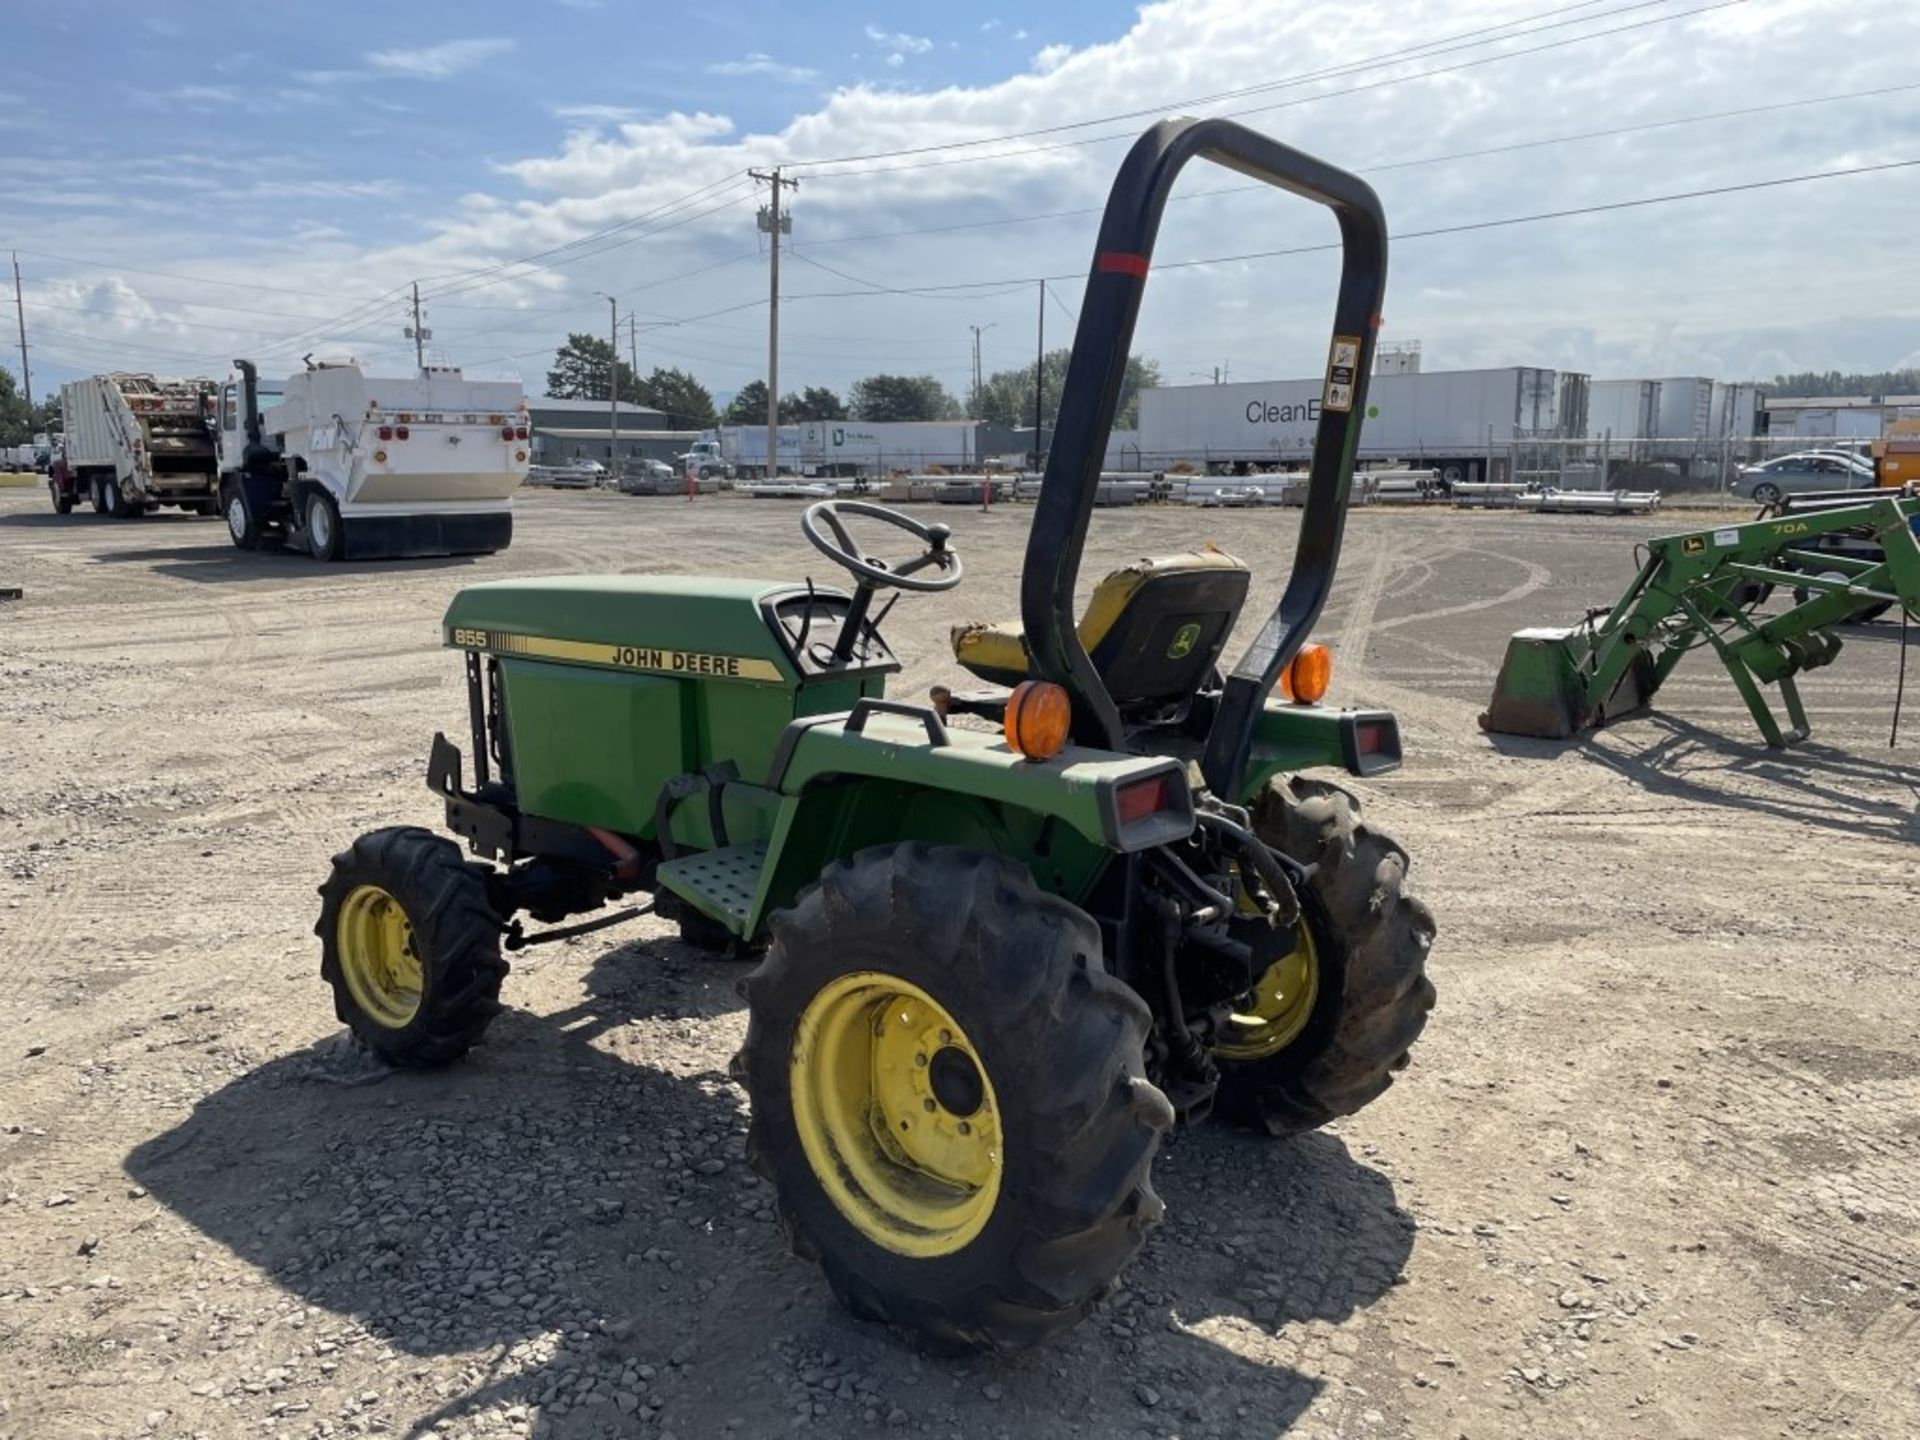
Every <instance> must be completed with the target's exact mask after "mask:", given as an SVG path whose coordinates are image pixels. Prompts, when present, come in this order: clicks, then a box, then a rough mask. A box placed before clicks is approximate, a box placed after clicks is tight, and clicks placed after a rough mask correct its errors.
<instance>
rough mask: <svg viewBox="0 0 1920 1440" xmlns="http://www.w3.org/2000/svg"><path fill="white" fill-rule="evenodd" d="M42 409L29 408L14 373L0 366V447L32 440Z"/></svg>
mask: <svg viewBox="0 0 1920 1440" xmlns="http://www.w3.org/2000/svg"><path fill="white" fill-rule="evenodd" d="M40 408H41V407H39V406H32V407H29V406H28V404H27V398H26V396H24V395H22V394H21V393H20V386H19V383H18V382H17V381H15V380H14V378H13V372H12V371H11V370H9V369H7V368H6V367H5V366H4V365H0V445H24V444H26V443H27V442H28V441H29V440H31V439H32V438H33V430H34V421H35V418H36V413H37V412H38V411H39V409H40ZM41 428H42V429H44V428H46V427H45V426H42V427H41Z"/></svg>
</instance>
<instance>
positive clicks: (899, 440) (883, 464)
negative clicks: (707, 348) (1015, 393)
mask: <svg viewBox="0 0 1920 1440" xmlns="http://www.w3.org/2000/svg"><path fill="white" fill-rule="evenodd" d="M982 428H983V427H982V426H981V425H980V423H979V422H978V421H974V420H914V421H900V422H895V423H873V422H868V421H864V420H809V421H805V422H802V423H800V424H795V425H782V426H781V427H780V435H779V447H780V469H781V470H782V471H783V472H784V473H786V474H790V475H800V476H806V477H809V478H816V479H832V478H839V479H853V478H856V477H860V476H881V475H894V474H911V473H915V472H919V471H925V470H927V469H928V468H929V467H930V466H934V465H939V466H942V467H944V468H946V469H949V470H973V469H977V468H979V466H980V464H981V462H982V461H983V460H984V459H985V458H986V457H985V456H983V455H982V454H981V453H980V434H981V430H982ZM712 447H717V451H718V456H719V458H720V459H721V460H722V461H723V462H724V463H725V464H727V465H729V466H731V467H732V468H733V470H734V472H735V473H737V474H738V475H739V476H740V477H741V478H743V479H750V478H755V477H758V476H762V475H765V474H766V470H767V427H766V426H764V425H723V426H722V427H721V428H720V429H719V430H717V431H714V430H705V431H702V432H701V435H700V443H699V444H698V445H696V446H695V447H694V449H693V451H691V452H689V454H688V455H687V456H683V457H682V464H683V466H684V465H685V464H687V463H690V462H692V461H693V460H694V458H695V456H696V455H698V456H704V457H705V458H706V462H707V463H709V464H711V463H712V454H713V450H712Z"/></svg>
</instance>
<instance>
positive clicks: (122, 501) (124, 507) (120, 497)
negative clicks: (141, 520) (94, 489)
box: [100, 478, 138, 520]
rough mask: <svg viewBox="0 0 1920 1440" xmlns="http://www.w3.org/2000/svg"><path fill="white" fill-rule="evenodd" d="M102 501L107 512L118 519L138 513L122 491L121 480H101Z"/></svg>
mask: <svg viewBox="0 0 1920 1440" xmlns="http://www.w3.org/2000/svg"><path fill="white" fill-rule="evenodd" d="M100 503H101V506H102V508H104V509H105V510H106V512H107V514H109V515H111V516H112V517H113V518H114V519H116V520H127V519H130V518H132V517H133V516H134V515H135V514H137V513H138V512H137V511H136V510H135V509H134V507H133V506H132V505H129V504H128V503H127V497H126V495H125V494H124V493H123V492H122V491H121V489H120V482H119V481H118V480H116V479H112V478H109V479H106V480H102V481H101V482H100Z"/></svg>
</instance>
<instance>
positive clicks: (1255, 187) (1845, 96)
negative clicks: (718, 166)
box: [796, 81, 1920, 278]
mask: <svg viewBox="0 0 1920 1440" xmlns="http://www.w3.org/2000/svg"><path fill="white" fill-rule="evenodd" d="M1912 90H1920V81H1912V82H1909V83H1907V84H1904V85H1883V86H1879V87H1877V88H1875V89H1871V90H1851V91H1847V92H1845V93H1842V94H1838V95H1813V96H1808V97H1805V98H1803V99H1799V100H1782V101H1777V102H1775V103H1773V104H1769V105H1748V106H1743V107H1742V108H1740V109H1737V110H1716V111H1712V112H1709V113H1707V114H1703V115H1677V116H1673V117H1670V118H1668V119H1664V120H1644V121H1640V122H1638V123H1636V124H1632V125H1614V126H1610V127H1608V128H1607V129H1604V130H1582V131H1578V132H1576V133H1574V134H1571V135H1550V136H1546V137H1543V138H1541V139H1538V140H1516V141H1514V142H1512V143H1511V144H1506V145H1492V146H1486V147H1483V148H1481V149H1478V150H1456V151H1452V152H1449V153H1447V154H1443V155H1423V156H1417V157H1415V158H1413V159H1407V160H1379V161H1373V162H1370V163H1367V164H1364V165H1356V166H1354V167H1352V168H1353V169H1354V171H1355V172H1356V173H1357V174H1361V175H1378V174H1383V173H1385V172H1387V171H1389V170H1411V169H1417V168H1419V167H1421V166H1425V165H1443V164H1450V163H1452V162H1454V161H1459V160H1479V159H1484V158H1486V157H1488V156H1492V155H1510V154H1513V153H1515V152H1517V151H1521V150H1538V149H1543V148H1546V147H1549V146H1554V145H1572V144H1577V143H1580V142H1584V141H1588V140H1608V139H1614V138H1617V137H1619V136H1621V135H1633V134H1638V133H1641V132H1644V131H1649V130H1667V129H1674V128H1678V127H1680V126H1683V125H1703V124H1707V123H1710V122H1712V121H1716V120H1737V119H1745V118H1747V117H1750V116H1754V115H1765V114H1770V113H1772V112H1774V111H1779V110H1795V109H1802V108H1805V107H1807V106H1812V105H1831V104H1836V103H1838V102H1841V101H1845V100H1868V99H1876V98H1879V97H1881V96H1885V95H1898V94H1902V93H1905V92H1908V91H1912ZM1272 188H1273V187H1272V186H1270V185H1267V184H1265V183H1264V182H1258V181H1256V182H1255V183H1253V184H1249V185H1218V186H1215V187H1214V188H1212V189H1210V190H1190V191H1187V192H1185V193H1182V194H1178V195H1171V196H1168V197H1167V198H1168V203H1169V204H1173V203H1180V202H1186V201H1192V200H1208V199H1212V198H1214V197H1215V196H1220V195H1250V194H1253V193H1254V192H1256V191H1259V192H1268V191H1271V190H1272ZM1104 210H1105V207H1104V206H1101V205H1083V206H1079V207H1077V208H1075V209H1071V210H1042V211H1037V212H1035V213H1033V214H1028V215H1003V216H998V217H996V218H994V219H991V220H960V221H956V222H954V223H953V224H950V225H923V226H916V227H914V228H912V229H905V230H876V231H871V232H869V233H867V234H865V235H839V236H831V237H829V238H827V239H824V240H809V241H808V242H807V244H808V246H810V247H812V248H814V249H818V248H820V247H822V246H826V245H857V244H863V243H866V242H870V241H874V240H899V239H906V238H909V237H912V236H917V235H945V234H949V233H953V232H956V231H962V230H986V229H996V228H998V227H1000V226H1003V225H1025V224H1031V223H1033V222H1035V221H1041V220H1068V219H1075V218H1078V217H1081V216H1086V215H1099V214H1102V213H1103V212H1104ZM796 258H801V259H805V258H806V257H805V256H800V255H798V253H797V247H796ZM842 278H851V277H845V276H843V277H842Z"/></svg>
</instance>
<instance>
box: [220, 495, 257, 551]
mask: <svg viewBox="0 0 1920 1440" xmlns="http://www.w3.org/2000/svg"><path fill="white" fill-rule="evenodd" d="M224 498H225V502H226V503H225V509H226V516H227V534H228V535H229V536H231V537H232V539H233V543H234V544H235V545H237V546H239V547H240V548H241V549H242V550H258V549H259V548H260V539H261V536H260V517H259V516H257V515H255V514H254V513H253V506H252V505H251V504H250V503H249V502H248V500H247V492H246V491H245V489H243V488H242V487H241V486H238V485H229V486H228V487H227V491H226V495H225V497H224Z"/></svg>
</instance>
